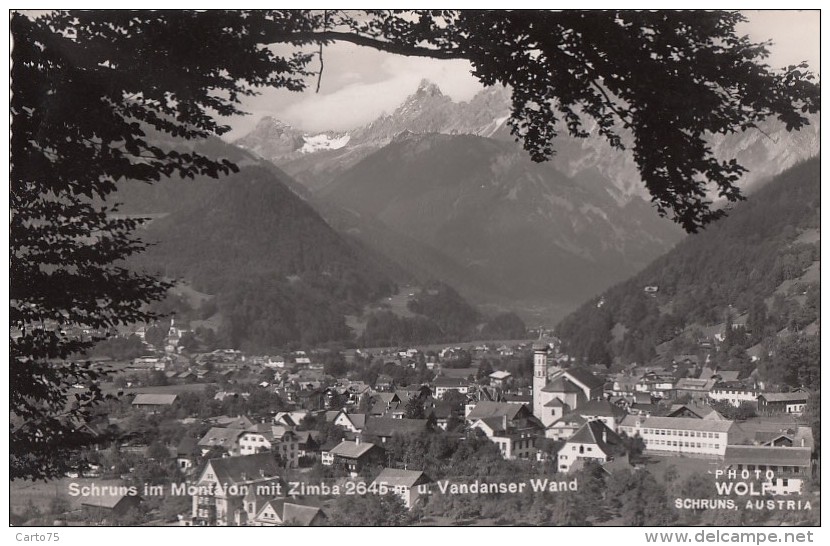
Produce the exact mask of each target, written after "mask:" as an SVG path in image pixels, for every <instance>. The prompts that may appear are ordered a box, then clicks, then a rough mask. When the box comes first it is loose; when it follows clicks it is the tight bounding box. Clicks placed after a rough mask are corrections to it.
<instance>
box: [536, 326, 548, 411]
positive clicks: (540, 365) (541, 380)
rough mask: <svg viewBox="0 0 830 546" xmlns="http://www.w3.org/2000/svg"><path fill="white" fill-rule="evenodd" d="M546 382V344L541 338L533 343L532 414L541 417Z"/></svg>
mask: <svg viewBox="0 0 830 546" xmlns="http://www.w3.org/2000/svg"><path fill="white" fill-rule="evenodd" d="M547 383H548V344H547V343H545V342H544V341H542V340H541V339H540V340H539V341H537V342H536V343H534V344H533V415H534V416H535V417H537V418H538V419H542V412H543V411H544V408H543V405H544V401H543V399H542V389H544V388H545V385H547Z"/></svg>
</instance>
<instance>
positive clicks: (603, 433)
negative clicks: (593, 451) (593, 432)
mask: <svg viewBox="0 0 830 546" xmlns="http://www.w3.org/2000/svg"><path fill="white" fill-rule="evenodd" d="M607 442H608V440H607V439H606V433H605V425H603V426H602V443H603V444H605V443H607Z"/></svg>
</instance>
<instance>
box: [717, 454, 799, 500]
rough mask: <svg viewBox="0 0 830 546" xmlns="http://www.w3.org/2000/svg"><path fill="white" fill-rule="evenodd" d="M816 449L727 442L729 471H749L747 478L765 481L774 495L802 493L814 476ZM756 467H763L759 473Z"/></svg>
mask: <svg viewBox="0 0 830 546" xmlns="http://www.w3.org/2000/svg"><path fill="white" fill-rule="evenodd" d="M811 454H812V449H811V448H809V447H776V446H744V445H740V446H738V445H735V446H727V448H726V453H725V456H724V465H725V468H726V470H727V471H729V470H734V471H737V473H738V476H741V473H742V472H743V471H749V474H750V477H749V479H748V480H747V481H750V482H757V483H759V484H762V486H763V489H761V487H759V490H763V491H764V492H767V493H769V494H772V495H799V494H801V493H802V492H804V485H805V483H806V482H807V480H809V479H810V477H811V476H812V461H811ZM756 471H760V473H757V472H756Z"/></svg>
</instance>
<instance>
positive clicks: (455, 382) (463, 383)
mask: <svg viewBox="0 0 830 546" xmlns="http://www.w3.org/2000/svg"><path fill="white" fill-rule="evenodd" d="M470 383H471V382H470V381H469V380H467V379H464V378H460V377H444V376H439V377H436V378H435V380H434V381H433V386H434V387H435V389H434V392H435V398H438V399H439V400H440V399H442V398H443V397H444V395H445V394H446V393H448V392H449V391H455V392H458V393H460V394H467V393H468V392H470V388H471V385H470Z"/></svg>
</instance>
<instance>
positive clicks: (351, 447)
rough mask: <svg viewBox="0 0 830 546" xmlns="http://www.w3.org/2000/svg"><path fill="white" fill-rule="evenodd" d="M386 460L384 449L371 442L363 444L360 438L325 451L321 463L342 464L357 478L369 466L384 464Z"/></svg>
mask: <svg viewBox="0 0 830 546" xmlns="http://www.w3.org/2000/svg"><path fill="white" fill-rule="evenodd" d="M384 459H385V454H384V451H383V448H381V447H379V446H376V445H375V444H373V443H371V442H362V441H361V440H360V437H359V436H358V437H356V438H355V440H354V441H353V442H350V441H348V440H344V441H342V442H340V443H339V444H337V445H336V446H334V447H333V448H331V449H330V450H328V451H324V452H323V456H322V459H321V462H322V463H323V464H324V465H326V466H332V465H335V464H339V463H342V464H343V465H344V466H345V467H346V470H348V471H349V473H351V474H352V475H353V476H356V475H357V474H358V473H359V472H360V471H361V470H362V469H363V468H364V467H366V466H367V465H370V464H375V463H377V464H382V463H383V462H384Z"/></svg>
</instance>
